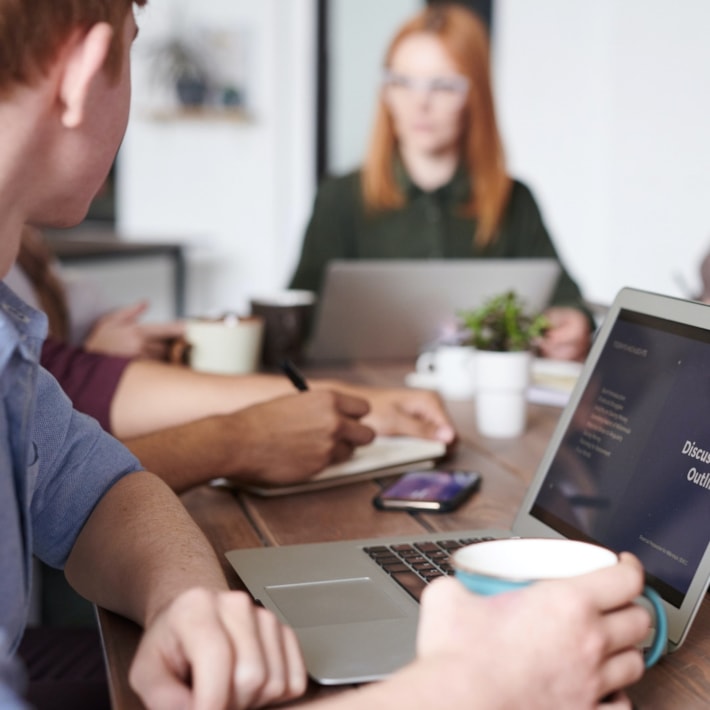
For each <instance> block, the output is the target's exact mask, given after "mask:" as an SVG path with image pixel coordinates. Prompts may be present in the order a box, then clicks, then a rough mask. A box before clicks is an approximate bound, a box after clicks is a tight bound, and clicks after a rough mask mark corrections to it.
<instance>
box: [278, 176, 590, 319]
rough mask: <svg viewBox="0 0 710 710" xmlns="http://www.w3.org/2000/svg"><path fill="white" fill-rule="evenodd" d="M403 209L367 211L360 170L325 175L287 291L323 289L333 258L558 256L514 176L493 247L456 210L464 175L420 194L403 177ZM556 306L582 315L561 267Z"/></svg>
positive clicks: (574, 287) (579, 301)
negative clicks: (477, 241) (477, 240)
mask: <svg viewBox="0 0 710 710" xmlns="http://www.w3.org/2000/svg"><path fill="white" fill-rule="evenodd" d="M403 187H404V189H405V196H406V204H405V205H404V207H401V208H398V209H394V210H387V211H382V212H379V213H377V214H369V215H366V214H365V209H364V205H363V197H362V189H361V184H360V173H359V171H358V172H353V173H350V174H348V175H345V176H343V177H339V178H332V179H329V180H326V181H325V182H324V183H323V184H322V185H321V187H320V189H319V190H318V194H317V196H316V201H315V206H314V208H313V215H312V216H311V221H310V223H309V225H308V230H307V232H306V236H305V239H304V242H303V248H302V251H301V260H300V263H299V264H298V268H297V269H296V272H295V274H294V276H293V279H292V281H291V288H298V289H309V290H312V291H316V292H320V290H321V288H322V285H323V279H324V276H325V268H326V265H327V264H328V262H329V261H331V260H332V259H465V258H473V259H490V258H521V257H552V258H554V259H557V260H558V261H559V257H558V255H557V252H556V250H555V247H554V246H553V244H552V241H551V239H550V235H549V234H548V233H547V229H545V225H544V224H543V221H542V217H541V215H540V210H539V209H538V207H537V204H536V203H535V199H534V198H533V196H532V194H531V192H530V190H529V189H528V188H527V187H526V186H525V185H523V184H522V183H520V182H517V181H514V183H513V187H512V190H511V194H510V200H509V202H508V205H507V207H506V209H505V214H504V217H503V221H502V224H501V227H500V230H499V233H498V235H497V238H496V240H495V241H494V242H493V244H490V245H489V246H487V247H484V248H483V249H481V248H480V247H478V246H474V243H473V238H474V234H475V231H476V220H475V219H474V218H471V217H465V216H462V215H461V214H460V212H461V209H460V208H461V205H462V204H463V203H464V202H465V200H466V198H467V195H468V181H467V179H466V176H465V175H464V174H462V173H461V172H459V173H457V174H456V176H455V177H454V178H453V179H452V181H451V182H450V183H448V184H447V185H444V186H443V187H441V188H439V189H438V190H434V191H433V192H424V191H423V190H421V189H420V188H418V187H417V186H416V185H414V183H412V182H411V181H410V180H408V179H407V178H406V176H405V177H404V181H403ZM552 302H553V303H554V304H555V305H563V306H572V307H575V308H580V309H581V310H583V311H585V312H586V309H585V308H584V306H583V304H582V295H581V293H580V290H579V288H578V287H577V284H576V283H575V282H574V281H573V280H572V279H571V277H570V276H569V274H568V273H567V272H566V270H565V269H564V267H563V268H562V274H561V276H560V279H559V282H558V284H557V288H556V290H555V293H554V295H553V298H552Z"/></svg>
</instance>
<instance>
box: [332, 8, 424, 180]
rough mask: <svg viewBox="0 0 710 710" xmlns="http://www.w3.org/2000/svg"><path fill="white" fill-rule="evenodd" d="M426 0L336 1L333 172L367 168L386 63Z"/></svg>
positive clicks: (333, 22) (333, 18) (333, 77)
mask: <svg viewBox="0 0 710 710" xmlns="http://www.w3.org/2000/svg"><path fill="white" fill-rule="evenodd" d="M423 4H424V3H423V0H384V1H383V0H330V5H329V13H330V14H329V17H328V40H329V41H328V72H329V75H328V101H329V117H328V172H331V173H333V174H336V175H338V174H341V173H344V172H347V171H349V170H352V169H353V168H355V167H357V166H358V165H360V163H361V162H362V156H363V152H364V150H365V146H366V145H367V140H368V137H369V134H370V129H371V128H372V121H373V118H374V110H375V98H376V89H377V85H378V83H379V81H380V77H381V76H382V59H383V57H384V54H385V50H386V49H387V45H388V44H389V42H390V40H391V39H392V35H393V34H394V32H395V31H396V30H397V28H398V27H399V26H400V25H401V24H402V23H403V22H404V21H405V20H406V19H407V18H408V17H410V16H411V15H413V14H414V13H415V12H417V10H419V9H420V8H421V7H422V6H423Z"/></svg>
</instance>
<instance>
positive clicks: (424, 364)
mask: <svg viewBox="0 0 710 710" xmlns="http://www.w3.org/2000/svg"><path fill="white" fill-rule="evenodd" d="M475 353H476V351H475V349H474V348H472V347H470V346H468V345H439V346H438V347H437V348H436V349H435V350H427V351H426V352H423V353H422V354H421V355H420V356H419V357H418V358H417V365H416V370H417V372H418V373H419V374H430V375H432V376H433V378H434V382H435V385H436V389H437V390H438V391H439V392H440V394H441V396H442V397H444V398H445V399H470V398H471V397H473V395H474V392H475V390H476V371H475Z"/></svg>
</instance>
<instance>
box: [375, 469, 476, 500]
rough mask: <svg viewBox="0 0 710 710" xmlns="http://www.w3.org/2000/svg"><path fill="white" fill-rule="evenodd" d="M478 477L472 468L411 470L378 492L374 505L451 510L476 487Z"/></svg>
mask: <svg viewBox="0 0 710 710" xmlns="http://www.w3.org/2000/svg"><path fill="white" fill-rule="evenodd" d="M480 478H481V476H480V474H478V473H475V472H473V471H412V472H410V473H406V474H404V475H403V476H402V477H401V478H400V479H399V480H397V481H396V482H395V483H394V484H393V485H392V486H390V487H389V488H387V489H385V490H384V491H383V492H382V493H380V495H379V496H377V498H376V499H375V505H377V506H378V507H383V508H390V507H392V508H394V507H398V508H418V509H430V510H451V509H452V508H453V507H455V506H456V505H458V504H459V503H460V502H462V501H463V500H464V499H465V498H466V497H467V496H468V495H469V494H470V493H471V492H472V491H474V490H475V489H476V488H477V487H478V484H479V482H480Z"/></svg>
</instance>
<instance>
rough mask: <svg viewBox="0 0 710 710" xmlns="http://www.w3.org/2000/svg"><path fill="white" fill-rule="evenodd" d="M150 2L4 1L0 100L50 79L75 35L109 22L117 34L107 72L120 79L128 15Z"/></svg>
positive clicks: (0, 7)
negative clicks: (54, 62) (53, 63)
mask: <svg viewBox="0 0 710 710" xmlns="http://www.w3.org/2000/svg"><path fill="white" fill-rule="evenodd" d="M147 2H148V0H0V95H2V94H4V93H6V92H7V91H9V90H10V89H11V87H12V86H13V85H15V84H23V83H24V84H27V83H32V82H33V81H34V80H36V79H37V78H38V77H39V76H41V75H42V74H44V73H46V72H47V70H48V68H49V65H50V63H51V61H52V60H53V59H54V57H55V55H56V53H57V52H58V51H59V48H60V46H61V44H62V42H64V41H65V40H66V39H67V38H68V37H69V36H70V34H71V33H72V32H73V31H75V30H80V31H82V30H83V31H86V30H88V29H89V28H90V27H91V26H92V25H94V24H96V23H97V22H108V23H109V24H110V25H111V26H112V27H113V29H114V35H113V42H112V45H111V50H110V53H109V56H108V58H107V60H106V69H107V71H108V72H109V75H110V76H112V77H116V76H118V71H119V68H120V61H121V56H122V52H123V32H122V29H123V23H124V22H125V19H126V15H127V14H128V12H129V10H130V9H131V7H132V6H133V5H134V4H135V5H138V6H143V5H145V4H146V3H147Z"/></svg>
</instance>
